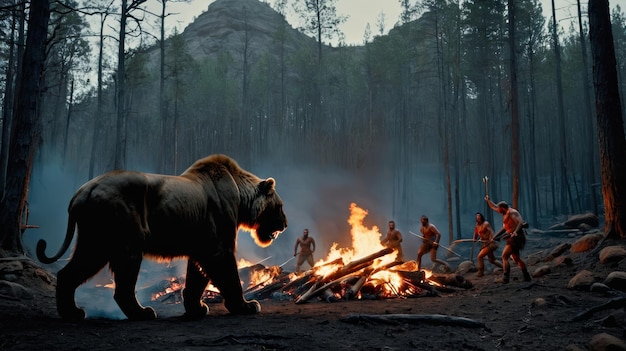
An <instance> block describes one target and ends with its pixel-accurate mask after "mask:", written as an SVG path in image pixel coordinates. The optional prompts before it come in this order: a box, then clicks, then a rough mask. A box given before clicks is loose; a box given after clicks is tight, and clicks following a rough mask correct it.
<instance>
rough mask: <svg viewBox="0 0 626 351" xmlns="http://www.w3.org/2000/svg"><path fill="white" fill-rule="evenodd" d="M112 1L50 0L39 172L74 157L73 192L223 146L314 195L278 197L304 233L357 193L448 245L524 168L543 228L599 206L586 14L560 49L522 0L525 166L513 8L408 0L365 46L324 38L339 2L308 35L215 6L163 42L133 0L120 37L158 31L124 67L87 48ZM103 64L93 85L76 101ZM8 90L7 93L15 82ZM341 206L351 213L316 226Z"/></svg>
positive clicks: (625, 30) (66, 168) (533, 214)
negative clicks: (424, 223) (514, 106)
mask: <svg viewBox="0 0 626 351" xmlns="http://www.w3.org/2000/svg"><path fill="white" fill-rule="evenodd" d="M5 2H6V1H5ZM167 2H168V1H163V2H162V3H163V12H162V13H161V15H159V14H153V15H152V16H153V17H152V18H158V19H159V20H158V21H161V20H163V21H162V22H160V23H161V26H163V23H164V21H165V20H169V18H170V17H169V16H166V15H165V14H166V13H167V12H166V5H167ZM9 3H11V1H9ZM328 3H329V4H331V5H332V4H333V3H334V1H328ZM107 4H108V3H107ZM107 4H105V3H104V2H102V4H100V7H99V9H98V11H101V12H97V11H96V10H95V9H94V8H89V9H81V10H80V11H78V10H76V9H79V5H78V4H77V3H74V2H71V1H68V2H66V5H67V6H62V5H60V4H59V3H53V4H52V7H53V11H52V14H51V20H50V24H49V36H50V38H49V42H48V47H47V50H46V57H45V66H44V76H43V86H42V89H41V99H40V104H39V108H38V114H39V117H40V123H39V124H38V130H39V133H37V134H36V135H37V139H36V150H37V151H36V159H35V170H34V171H33V176H32V180H31V181H33V182H36V181H39V179H45V178H46V177H47V174H46V172H45V169H46V167H45V165H50V164H56V165H59V164H60V165H62V166H61V168H62V169H63V172H65V173H66V174H71V176H68V178H69V179H71V183H72V184H73V185H74V186H78V185H80V184H81V183H83V182H84V181H86V180H87V179H89V178H90V177H93V176H95V175H98V174H99V173H102V172H104V171H108V170H111V169H114V168H127V169H136V170H141V171H149V172H159V173H166V174H179V173H181V172H182V171H184V169H185V168H186V167H187V166H188V165H190V164H191V163H192V162H193V161H195V160H196V159H198V158H200V157H203V156H206V155H208V154H212V153H225V154H228V155H229V156H231V157H233V158H234V159H236V160H237V161H238V162H239V164H240V165H241V166H242V167H244V168H246V169H248V170H250V171H252V172H254V173H256V174H258V175H259V176H262V177H268V176H273V177H275V178H277V180H278V187H279V188H280V184H281V183H280V182H281V180H283V181H284V182H285V183H287V184H289V185H288V186H287V187H288V188H295V189H303V188H307V190H306V193H307V194H310V196H298V195H299V194H300V191H301V190H294V191H293V192H291V194H293V195H294V198H291V197H290V195H289V193H288V194H283V198H285V202H286V205H287V204H290V206H291V207H292V208H293V212H294V213H296V217H297V218H303V220H302V222H304V223H306V222H308V221H310V222H313V223H310V224H307V225H302V227H300V226H299V227H298V228H297V229H295V234H294V235H298V234H299V233H300V230H301V228H303V227H305V226H308V227H313V226H314V225H316V224H315V223H317V225H319V229H320V231H323V232H328V231H330V230H332V229H333V225H332V224H324V225H322V224H320V222H328V221H336V220H338V221H343V222H341V223H342V224H341V225H340V226H342V225H344V224H345V220H344V219H347V215H348V214H347V208H348V206H349V203H350V202H352V201H356V200H357V199H361V201H363V203H364V204H359V205H361V206H363V207H365V208H369V210H370V212H371V213H373V214H374V213H375V214H374V216H375V217H376V218H377V220H378V222H377V225H379V226H381V225H382V226H384V225H385V223H386V221H387V220H388V219H391V218H394V219H395V220H396V222H398V223H399V227H400V229H402V224H404V225H405V227H406V229H405V231H408V228H409V227H413V228H415V226H417V225H418V223H419V216H420V215H421V214H428V215H429V217H430V218H431V220H432V221H434V222H435V223H437V224H438V227H439V229H440V230H441V231H442V233H444V235H443V236H444V238H445V237H449V238H452V237H453V236H454V237H461V236H468V235H469V234H468V233H469V232H468V230H470V228H472V227H473V214H474V213H475V212H477V211H480V212H485V213H486V214H487V215H488V216H491V213H490V212H491V211H490V210H489V211H488V208H487V207H486V205H485V202H484V200H483V197H484V195H485V191H486V188H485V184H484V182H483V179H484V177H488V180H489V182H488V187H489V188H488V190H489V195H490V196H491V198H492V199H494V200H496V201H499V200H505V201H508V202H511V201H513V199H512V195H511V194H512V183H513V180H514V179H513V178H514V177H513V174H512V171H511V169H512V163H513V161H516V162H519V164H520V174H519V176H520V178H519V181H520V189H521V191H520V193H519V203H518V207H519V209H520V212H521V213H522V215H523V216H524V217H525V219H526V220H528V221H530V222H531V223H532V225H533V226H534V227H541V226H542V225H546V224H548V223H552V222H554V221H558V217H559V216H564V215H568V214H572V213H579V212H595V213H598V212H600V213H602V194H601V192H600V187H599V186H598V184H599V182H600V174H599V163H600V161H599V160H600V157H599V151H598V140H597V139H598V138H597V135H598V133H597V131H596V125H595V124H596V122H595V112H594V111H593V108H594V106H593V105H591V104H590V101H593V90H592V87H591V78H590V77H591V69H592V67H591V64H590V63H589V59H588V58H585V56H584V55H587V56H586V57H590V56H589V55H590V53H589V50H590V49H589V45H585V43H586V44H588V42H589V37H588V33H587V32H588V31H587V27H588V25H587V23H588V20H587V18H586V17H585V16H584V15H583V16H582V17H581V18H582V21H583V22H582V29H583V32H582V33H581V32H580V30H579V22H578V18H573V19H570V20H569V21H560V22H558V24H559V28H557V29H558V31H557V38H558V43H559V45H558V50H556V49H555V45H554V37H553V36H552V33H550V31H549V30H548V29H550V28H551V27H550V25H546V21H550V19H546V18H544V17H543V15H542V11H541V5H540V2H539V1H536V0H520V1H515V6H516V13H515V26H514V28H515V46H516V47H515V48H514V50H513V52H515V61H516V67H517V69H516V78H517V84H516V87H517V92H518V101H519V104H518V110H519V128H518V130H519V135H520V150H519V154H518V155H519V156H518V157H519V159H518V160H514V157H515V156H512V152H511V139H512V131H513V130H514V129H513V128H514V126H513V125H512V122H511V110H510V108H511V90H512V89H511V88H512V86H511V84H512V83H511V71H510V62H511V56H510V54H509V53H510V52H511V50H509V49H510V47H509V46H508V45H509V44H510V41H509V32H508V31H509V28H510V27H509V26H508V25H507V23H506V22H507V15H508V13H507V6H506V2H499V1H489V2H482V1H464V2H462V4H461V5H460V7H459V4H458V3H457V2H453V1H424V2H418V3H414V4H411V2H406V5H405V8H404V12H403V15H402V17H401V19H399V22H398V24H397V25H396V26H395V27H394V28H393V29H392V30H391V31H390V32H389V34H387V35H380V34H376V33H375V30H374V31H366V33H364V44H363V45H359V46H346V45H339V46H337V47H331V46H328V45H321V46H318V43H320V42H323V41H325V40H327V38H329V37H333V36H334V35H336V34H337V27H336V25H337V22H336V19H337V18H338V17H340V15H341V14H337V13H336V12H335V11H334V6H333V7H332V9H333V11H329V12H323V13H322V14H323V16H320V17H319V18H320V21H321V22H319V23H317V25H318V27H315V26H314V27H313V28H308V29H307V28H304V29H303V31H304V32H302V31H299V30H298V29H294V28H293V27H292V26H291V25H289V24H288V23H287V22H286V21H285V20H284V16H283V15H282V14H284V13H285V6H287V2H285V1H278V2H276V3H275V4H274V6H273V7H272V6H270V5H269V4H267V3H264V2H260V1H258V0H217V1H215V2H213V3H212V4H211V5H210V6H209V7H208V11H207V12H205V13H203V14H202V15H200V16H199V17H198V18H197V19H196V20H195V21H194V22H193V23H192V24H190V25H189V26H188V27H187V28H186V29H185V30H184V31H183V32H182V33H175V34H174V35H172V36H170V37H168V38H165V36H164V33H163V32H161V34H160V35H152V34H149V33H148V32H147V31H145V29H144V31H143V32H140V30H141V29H143V28H144V27H145V23H142V22H141V21H138V20H137V19H138V18H144V21H146V19H145V18H148V17H142V16H144V15H145V14H142V13H143V12H142V6H141V2H133V1H131V2H129V3H127V2H126V1H123V2H122V6H121V8H125V9H126V10H127V11H124V12H125V14H126V19H125V20H126V21H127V27H126V30H125V31H124V33H125V35H126V36H127V37H128V36H131V35H132V36H134V37H135V38H146V39H145V40H142V41H141V42H142V43H154V42H155V39H154V38H157V39H156V44H141V45H137V46H134V47H127V48H126V49H125V50H122V51H121V52H122V53H123V55H121V57H122V58H123V59H122V60H119V57H120V54H118V58H117V59H116V58H114V56H115V54H114V51H115V50H117V46H115V49H114V50H112V49H111V48H112V47H113V46H112V44H111V43H113V42H114V41H113V39H112V38H110V37H107V36H104V35H101V36H99V34H100V33H96V36H98V37H99V42H102V43H104V45H103V46H102V47H100V48H99V47H97V46H96V47H90V46H89V43H88V41H87V38H88V36H89V33H88V31H87V24H86V23H87V22H86V21H87V20H90V21H93V20H94V18H97V19H98V20H99V21H100V23H101V26H100V28H101V29H104V28H106V27H114V28H117V29H119V28H120V14H119V13H120V11H119V8H120V7H118V8H117V9H115V8H114V7H111V6H109V7H108V8H107V7H106V6H105V5H107ZM8 8H9V9H11V6H8ZM306 11H309V12H305V15H306V14H309V15H313V14H314V13H313V12H311V11H315V10H312V9H310V8H309V9H307V10H306ZM26 12H27V11H26ZM140 14H142V15H140ZM19 15H20V12H19V11H18V12H11V11H10V10H6V11H5V10H2V11H1V12H0V16H2V18H0V20H1V21H2V22H3V26H4V27H5V28H15V30H14V31H6V30H5V31H4V34H3V35H4V36H5V38H4V39H3V43H4V45H2V49H1V50H2V51H1V52H0V65H2V66H3V68H5V69H7V70H8V68H9V67H12V66H15V65H17V61H13V59H10V52H11V51H10V50H9V49H15V48H16V47H12V46H11V45H10V43H11V41H10V40H7V38H6V36H7V35H12V37H13V38H14V39H15V40H18V38H19V33H20V26H19V22H20V21H19V20H20V16H19ZM611 15H612V17H611V20H612V30H613V37H614V45H615V48H616V59H617V64H618V67H617V68H618V69H617V71H618V74H619V77H618V78H619V81H620V82H625V81H626V79H625V78H626V77H624V76H623V75H624V72H626V70H625V69H624V64H625V63H626V18H625V17H624V14H623V12H622V11H621V9H620V8H615V9H613V12H612V14H611ZM145 16H148V15H145ZM313 17H315V18H318V17H317V16H313ZM158 21H157V22H158ZM5 24H6V25H5ZM315 28H321V29H320V31H319V32H316V31H315V30H314V29H315ZM22 31H23V28H22ZM101 33H103V32H101ZM307 34H311V35H312V36H307ZM117 35H119V38H122V39H123V38H124V35H120V33H117ZM161 38H162V39H164V40H161ZM122 42H124V40H122ZM161 44H163V45H161ZM115 45H118V44H117V43H116V44H115ZM100 49H102V51H100ZM583 49H584V51H583ZM556 53H558V55H557V54H556ZM98 58H100V59H101V61H100V63H101V65H98ZM557 58H558V59H557ZM116 61H119V62H123V65H122V66H121V67H123V72H124V74H123V75H120V74H117V73H119V71H116V67H115V65H116V64H117V65H118V66H117V67H118V69H119V67H120V66H119V64H118V63H116ZM15 67H16V66H15ZM94 71H97V72H98V73H99V74H98V76H97V77H98V78H97V80H98V84H97V86H96V87H94V88H93V89H91V90H89V91H88V92H86V93H83V94H75V93H74V92H75V91H78V90H79V89H78V87H76V86H75V85H76V84H78V82H81V81H83V82H84V78H85V77H86V76H90V77H93V76H94V75H93V72H94ZM585 72H586V73H587V74H585ZM7 77H8V76H7ZM557 77H558V78H557ZM5 78H6V77H5ZM559 81H560V84H559ZM7 82H9V84H8V85H7ZM1 84H2V88H3V91H4V92H5V94H4V98H5V100H6V99H7V97H9V96H10V94H9V92H11V90H12V89H11V84H12V83H11V82H10V80H9V79H3V80H2V82H1ZM559 88H560V89H559ZM620 89H623V88H622V86H620ZM559 99H562V106H560V103H557V102H558V101H559ZM622 106H624V103H623V101H622ZM7 109H10V108H9V107H5V108H4V109H3V111H6V110H7ZM5 120H6V119H5ZM5 124H6V123H5ZM5 138H6V136H5ZM3 147H4V138H3ZM294 170H299V171H298V172H294ZM293 174H297V175H296V176H295V177H296V178H295V179H281V178H287V177H289V176H290V175H293ZM336 174H339V175H341V178H340V179H341V180H337V179H339V178H338V176H336ZM325 180H328V183H325ZM42 181H43V180H42ZM315 186H317V187H319V188H317V189H310V187H315ZM320 189H321V190H320ZM332 189H335V191H332ZM318 190H319V191H318ZM342 190H344V191H342ZM283 193H284V191H283ZM70 196H71V193H70V194H68V196H67V199H66V200H69V197H70ZM66 203H67V201H65V200H63V201H60V204H59V206H61V204H62V207H64V206H65V204H66ZM329 204H332V205H329ZM328 207H330V208H333V209H334V208H340V209H342V210H340V211H334V212H333V213H334V215H332V216H331V215H322V216H320V217H318V218H315V216H314V214H315V213H319V212H323V211H321V210H320V208H328ZM343 209H345V211H344V212H342V211H343ZM286 211H289V207H288V206H286ZM331 212H332V211H331ZM288 215H289V214H288ZM320 218H321V219H320ZM498 220H499V219H498ZM290 222H291V223H293V222H292V221H290ZM446 227H447V228H446ZM446 234H448V235H446ZM463 234H465V235H463ZM312 235H315V231H314V229H313V230H312Z"/></svg>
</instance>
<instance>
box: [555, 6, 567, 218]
mask: <svg viewBox="0 0 626 351" xmlns="http://www.w3.org/2000/svg"><path fill="white" fill-rule="evenodd" d="M552 20H553V25H554V26H553V27H552V40H553V42H554V55H555V59H556V97H557V114H558V121H559V151H560V153H559V155H560V158H559V161H560V174H561V177H560V187H559V196H560V200H561V201H560V207H561V211H566V210H567V194H568V180H567V141H566V137H565V111H564V107H563V83H562V79H561V48H560V45H559V38H558V36H557V32H556V29H557V21H556V11H555V8H554V0H552Z"/></svg>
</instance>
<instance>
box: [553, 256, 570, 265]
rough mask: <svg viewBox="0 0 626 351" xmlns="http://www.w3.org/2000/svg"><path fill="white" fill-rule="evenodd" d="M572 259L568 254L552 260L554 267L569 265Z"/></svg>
mask: <svg viewBox="0 0 626 351" xmlns="http://www.w3.org/2000/svg"><path fill="white" fill-rule="evenodd" d="M572 263H574V261H573V260H572V258H571V257H569V256H559V257H557V258H555V259H554V260H553V261H552V265H553V266H554V267H563V266H571V265H572Z"/></svg>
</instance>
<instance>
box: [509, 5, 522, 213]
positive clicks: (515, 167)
mask: <svg viewBox="0 0 626 351" xmlns="http://www.w3.org/2000/svg"><path fill="white" fill-rule="evenodd" d="M508 12H509V53H510V55H511V57H510V59H511V66H510V71H511V73H510V74H511V166H512V174H511V177H512V180H513V195H512V197H513V198H512V202H513V207H514V208H519V207H518V200H519V164H520V142H519V106H518V105H519V103H518V99H519V97H518V93H517V60H516V54H515V52H516V50H515V48H516V43H515V0H509V1H508Z"/></svg>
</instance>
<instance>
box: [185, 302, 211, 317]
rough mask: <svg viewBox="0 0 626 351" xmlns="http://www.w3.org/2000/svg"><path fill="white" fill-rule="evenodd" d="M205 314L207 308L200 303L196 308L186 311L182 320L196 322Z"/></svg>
mask: <svg viewBox="0 0 626 351" xmlns="http://www.w3.org/2000/svg"><path fill="white" fill-rule="evenodd" d="M207 314H209V306H207V305H206V304H205V303H204V302H202V303H201V304H200V306H198V308H194V309H188V310H186V311H185V314H184V315H183V318H184V319H188V320H198V319H202V318H204V317H205V316H206V315H207Z"/></svg>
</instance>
